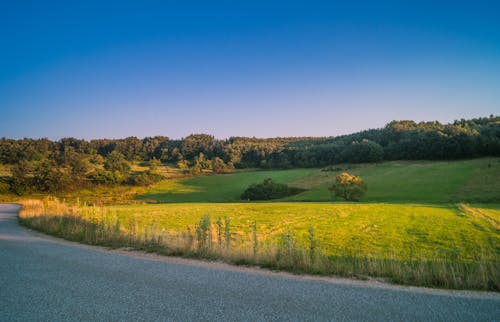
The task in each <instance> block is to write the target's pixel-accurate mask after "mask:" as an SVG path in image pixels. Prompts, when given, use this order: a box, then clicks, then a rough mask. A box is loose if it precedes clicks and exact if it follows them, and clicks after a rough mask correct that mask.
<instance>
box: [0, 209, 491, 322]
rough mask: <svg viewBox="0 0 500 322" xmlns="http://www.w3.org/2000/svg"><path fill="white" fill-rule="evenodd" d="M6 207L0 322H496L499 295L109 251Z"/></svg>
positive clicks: (0, 233)
mask: <svg viewBox="0 0 500 322" xmlns="http://www.w3.org/2000/svg"><path fill="white" fill-rule="evenodd" d="M17 210H18V207H17V206H16V205H0V321H33V320H37V321H500V295H499V294H497V293H480V292H457V291H454V292H450V291H442V290H428V289H419V288H411V287H400V286H390V285H386V284H382V283H377V282H362V281H350V280H346V279H327V278H314V277H297V276H292V275H289V274H278V273H272V272H266V271H263V270H258V269H248V268H241V267H232V266H229V265H225V264H220V263H206V262H199V261H192V260H183V259H176V258H167V257H160V256H153V255H141V254H140V253H134V252H126V251H122V252H119V251H118V252H117V251H109V250H106V249H103V248H100V247H91V246H86V245H79V244H76V243H70V242H67V241H63V240H59V239H56V238H52V237H48V236H45V235H42V234H39V233H35V232H31V231H29V230H28V229H25V228H22V227H20V226H18V224H17Z"/></svg>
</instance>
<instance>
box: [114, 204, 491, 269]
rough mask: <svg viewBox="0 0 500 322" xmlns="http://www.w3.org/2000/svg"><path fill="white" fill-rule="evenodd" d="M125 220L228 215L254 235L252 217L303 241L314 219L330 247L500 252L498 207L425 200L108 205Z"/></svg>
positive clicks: (239, 237) (268, 233) (185, 220)
mask: <svg viewBox="0 0 500 322" xmlns="http://www.w3.org/2000/svg"><path fill="white" fill-rule="evenodd" d="M108 210H109V211H110V212H112V213H115V214H116V215H117V216H118V218H119V219H120V222H121V223H122V224H123V225H124V227H128V225H129V224H130V220H131V218H133V220H134V221H135V222H136V223H137V225H138V226H139V227H148V226H154V227H155V228H156V229H162V230H165V231H167V232H170V233H182V232H186V231H187V230H188V227H190V229H191V230H192V231H194V229H195V226H196V225H197V224H198V223H199V221H200V218H201V217H202V216H203V215H207V214H208V215H210V216H211V219H212V221H213V222H215V221H216V220H217V219H218V218H224V217H226V216H227V217H229V218H230V219H231V226H232V232H233V234H234V236H233V237H234V238H235V240H236V241H240V242H241V243H245V242H249V241H250V240H251V234H252V232H253V228H252V225H253V222H254V221H255V222H256V224H257V234H258V236H259V239H260V240H261V241H265V240H267V241H271V240H275V239H276V238H277V237H279V236H280V235H281V234H284V233H293V234H294V235H295V236H296V238H297V241H298V242H299V243H300V244H301V246H302V247H306V245H307V238H308V229H309V226H310V225H312V227H313V228H314V230H315V234H316V236H317V239H318V245H319V246H320V247H321V249H322V251H323V252H324V253H325V254H326V255H341V254H343V253H356V254H357V255H359V256H373V257H387V256H391V257H393V258H398V259H401V260H408V259H410V258H412V256H413V257H415V258H419V257H421V258H427V259H436V258H440V257H446V258H449V257H453V256H456V259H457V260H461V261H471V260H472V259H473V257H474V256H475V255H478V254H485V255H486V256H487V257H488V258H490V259H494V258H496V257H495V256H499V255H500V235H499V229H500V207H498V208H497V209H494V208H486V209H485V208H483V207H482V206H477V207H469V206H461V207H454V206H449V207H446V206H423V205H400V204H398V205H394V204H347V203H346V204H329V203H289V202H288V203H191V204H186V203H184V204H158V205H125V206H110V207H108Z"/></svg>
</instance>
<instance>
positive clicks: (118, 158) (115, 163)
mask: <svg viewBox="0 0 500 322" xmlns="http://www.w3.org/2000/svg"><path fill="white" fill-rule="evenodd" d="M104 169H106V170H108V171H111V172H119V173H120V174H121V175H122V176H127V175H128V174H129V173H130V164H129V163H128V162H127V160H125V157H124V156H123V154H121V153H119V152H116V151H113V152H111V153H110V154H108V156H106V160H105V161H104Z"/></svg>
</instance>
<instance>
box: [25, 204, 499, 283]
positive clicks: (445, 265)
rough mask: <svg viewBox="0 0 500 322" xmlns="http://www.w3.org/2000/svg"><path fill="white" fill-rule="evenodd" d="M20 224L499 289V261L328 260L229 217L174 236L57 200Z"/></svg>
mask: <svg viewBox="0 0 500 322" xmlns="http://www.w3.org/2000/svg"><path fill="white" fill-rule="evenodd" d="M21 204H22V207H21V211H20V214H19V222H20V223H21V224H22V225H24V226H27V227H30V228H32V229H35V230H39V231H42V232H44V233H47V234H50V235H54V236H57V237H61V238H64V239H67V240H72V241H78V242H82V243H87V244H92V245H102V246H107V247H112V248H122V247H126V248H132V249H137V250H144V251H147V252H155V253H158V254H164V255H177V256H185V257H195V258H208V259H222V260H225V261H227V262H229V263H234V264H243V265H258V266H261V267H267V268H271V269H278V270H286V271H291V272H295V273H311V274H321V275H336V276H347V277H356V278H361V279H367V278H370V277H375V278H382V279H385V280H387V281H391V282H394V283H399V284H408V285H417V286H427V287H440V288H450V289H477V290H493V291H499V290H500V276H499V274H498V272H500V261H498V259H497V258H495V260H491V254H490V257H488V256H486V254H484V255H483V254H476V258H475V260H474V261H473V262H469V263H465V262H460V260H459V259H458V258H453V257H447V258H443V257H436V258H432V259H429V258H425V257H422V256H420V257H419V256H413V257H412V259H411V260H407V261H402V260H400V259H397V256H395V255H391V254H374V255H373V256H366V255H361V254H357V253H356V252H352V251H351V252H349V253H345V254H343V255H340V256H326V255H325V254H324V253H322V252H321V247H320V245H319V244H318V241H317V239H316V236H315V233H314V229H313V227H312V226H311V227H310V229H309V238H308V243H309V244H308V246H307V247H303V246H300V245H299V243H298V242H297V240H296V236H294V234H293V233H291V232H286V233H283V234H281V235H280V236H279V237H278V238H276V239H275V240H269V239H268V238H259V228H258V223H257V222H254V223H253V228H252V232H251V234H250V235H249V236H244V235H241V234H235V233H232V231H231V222H230V220H229V218H227V217H226V218H217V219H216V220H215V221H213V220H212V218H211V217H210V216H208V215H206V216H203V217H202V218H200V221H199V223H198V224H197V225H196V227H194V228H188V229H187V230H186V231H185V232H182V233H179V232H177V233H173V232H168V231H165V230H164V229H162V227H155V226H154V225H140V224H139V223H138V222H137V221H136V220H134V218H132V219H131V220H129V221H128V223H127V224H126V225H122V223H121V222H120V220H119V218H118V216H117V214H116V213H113V212H112V211H110V210H108V209H107V208H105V207H99V206H90V205H86V204H81V203H79V202H76V203H75V204H72V205H69V204H67V203H64V202H61V201H60V200H58V199H56V198H46V199H44V200H25V201H22V202H21Z"/></svg>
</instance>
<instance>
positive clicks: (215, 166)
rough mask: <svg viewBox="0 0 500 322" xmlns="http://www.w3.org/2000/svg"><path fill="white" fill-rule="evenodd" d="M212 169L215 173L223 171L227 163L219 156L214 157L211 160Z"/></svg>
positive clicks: (225, 169)
mask: <svg viewBox="0 0 500 322" xmlns="http://www.w3.org/2000/svg"><path fill="white" fill-rule="evenodd" d="M212 170H213V171H214V172H215V173H224V172H226V171H227V165H226V164H225V163H224V160H222V159H221V158H219V157H215V158H213V160H212Z"/></svg>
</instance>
